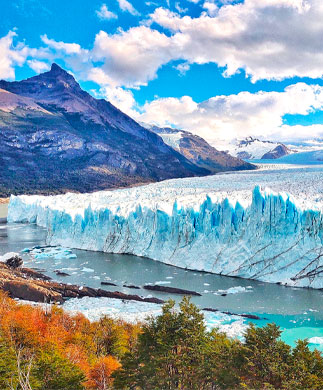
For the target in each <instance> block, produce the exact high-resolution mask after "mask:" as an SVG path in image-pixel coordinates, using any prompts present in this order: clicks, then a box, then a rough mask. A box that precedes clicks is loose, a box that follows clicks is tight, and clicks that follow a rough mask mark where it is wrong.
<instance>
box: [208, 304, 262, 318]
mask: <svg viewBox="0 0 323 390" xmlns="http://www.w3.org/2000/svg"><path fill="white" fill-rule="evenodd" d="M202 310H204V311H210V312H213V313H216V312H219V310H218V309H212V308H211V307H204V309H202ZM221 313H224V314H228V315H229V316H239V317H243V318H249V319H250V320H261V317H259V316H256V315H254V314H237V313H231V312H230V311H222V312H221ZM264 319H266V318H264Z"/></svg>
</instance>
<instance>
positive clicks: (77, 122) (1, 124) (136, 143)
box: [0, 64, 210, 195]
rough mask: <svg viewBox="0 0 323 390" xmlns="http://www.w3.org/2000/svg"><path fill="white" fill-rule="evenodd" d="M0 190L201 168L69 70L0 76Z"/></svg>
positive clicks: (118, 182) (84, 187) (121, 181)
mask: <svg viewBox="0 0 323 390" xmlns="http://www.w3.org/2000/svg"><path fill="white" fill-rule="evenodd" d="M0 166H1V170H0V195H1V194H2V195H8V194H10V193H17V192H20V193H30V192H34V193H35V192H42V193H55V192H56V193H57V192H65V191H66V190H74V191H81V192H83V191H93V190H98V189H104V188H111V187H121V186H127V185H131V184H134V183H139V182H141V183H143V182H151V181H159V180H164V179H168V178H175V177H187V176H195V175H207V174H209V173H210V171H209V170H207V169H204V168H201V167H198V166H196V165H195V164H193V163H192V162H191V161H189V160H188V159H186V158H185V157H184V156H183V155H182V154H180V153H178V152H177V151H175V150H174V149H172V148H170V147H169V146H168V145H166V144H165V143H164V142H163V140H162V138H161V137H159V136H158V135H156V134H154V133H152V132H150V131H148V130H147V129H145V128H143V127H142V126H140V125H139V124H138V123H137V122H135V121H134V120H133V119H131V118H130V117H129V116H127V115H126V114H124V113H122V112H121V111H120V110H118V109H117V108H116V107H114V106H113V105H112V104H110V103H109V102H107V101H106V100H104V99H95V98H93V97H92V96H91V95H89V94H88V93H87V92H85V91H83V90H82V89H81V87H80V86H79V84H78V83H77V82H76V81H75V79H74V77H73V76H72V75H71V74H69V73H67V72H66V71H65V70H63V69H62V68H60V67H59V66H58V65H56V64H53V65H52V67H51V70H50V71H48V72H46V73H43V74H40V75H38V76H35V77H31V78H29V79H27V80H23V81H19V82H7V81H0Z"/></svg>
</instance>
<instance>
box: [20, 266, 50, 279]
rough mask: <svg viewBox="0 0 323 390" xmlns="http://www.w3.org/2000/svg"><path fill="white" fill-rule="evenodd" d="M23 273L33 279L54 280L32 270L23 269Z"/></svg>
mask: <svg viewBox="0 0 323 390" xmlns="http://www.w3.org/2000/svg"><path fill="white" fill-rule="evenodd" d="M20 271H21V273H22V274H23V275H25V276H28V277H30V278H33V279H41V280H52V278H51V277H50V276H47V275H44V274H43V273H42V272H39V271H35V270H33V269H31V268H21V269H20Z"/></svg>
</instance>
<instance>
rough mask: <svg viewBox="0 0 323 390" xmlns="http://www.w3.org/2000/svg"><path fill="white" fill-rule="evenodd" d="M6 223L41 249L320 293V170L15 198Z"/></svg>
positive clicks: (273, 170) (269, 169) (278, 170)
mask: <svg viewBox="0 0 323 390" xmlns="http://www.w3.org/2000/svg"><path fill="white" fill-rule="evenodd" d="M8 222H29V223H37V224H38V225H39V226H42V227H46V228H47V232H48V233H47V244H49V245H61V246H64V247H71V248H78V249H86V250H93V251H103V252H108V253H126V254H133V255H137V256H143V257H148V258H150V259H153V260H158V261H161V262H164V263H167V264H170V265H174V266H177V267H182V268H187V269H192V270H199V271H206V272H210V273H217V274H221V275H228V276H235V277H242V278H248V279H256V280H260V281H264V282H276V283H277V282H279V283H281V284H285V285H290V286H296V287H312V288H323V246H322V243H323V167H322V166H313V167H306V166H305V167H303V166H283V165H281V166H279V165H277V164H273V165H271V166H266V165H263V166H261V168H260V169H259V170H257V171H244V172H238V173H226V174H218V175H215V176H208V177H203V178H185V179H173V180H167V181H164V182H159V183H154V184H149V185H144V186H140V187H133V188H126V189H118V190H111V191H100V192H95V193H92V194H71V193H68V194H65V195H56V196H38V195H37V196H25V195H22V196H11V198H10V203H9V209H8Z"/></svg>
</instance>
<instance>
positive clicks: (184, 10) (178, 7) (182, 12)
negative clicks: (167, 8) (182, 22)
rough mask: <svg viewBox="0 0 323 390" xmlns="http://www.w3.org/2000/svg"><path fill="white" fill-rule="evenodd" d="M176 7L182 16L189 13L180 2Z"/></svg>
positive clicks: (177, 2) (176, 3)
mask: <svg viewBox="0 0 323 390" xmlns="http://www.w3.org/2000/svg"><path fill="white" fill-rule="evenodd" d="M174 6H175V9H176V11H177V12H179V13H180V14H185V13H186V12H187V11H188V8H183V7H181V5H180V3H179V1H176V2H175V5H174Z"/></svg>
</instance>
